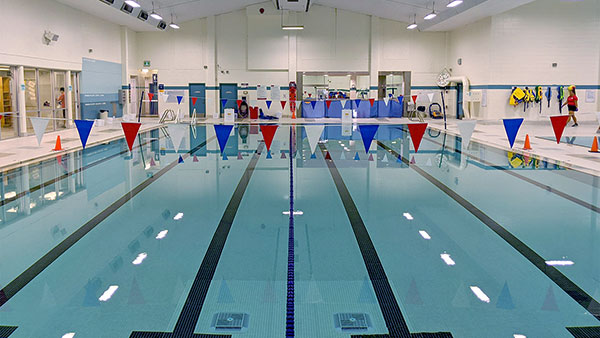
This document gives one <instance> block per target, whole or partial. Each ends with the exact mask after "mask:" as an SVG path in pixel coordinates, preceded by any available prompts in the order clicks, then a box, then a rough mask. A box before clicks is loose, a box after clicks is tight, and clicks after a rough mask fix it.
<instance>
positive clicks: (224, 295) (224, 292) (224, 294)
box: [217, 279, 234, 303]
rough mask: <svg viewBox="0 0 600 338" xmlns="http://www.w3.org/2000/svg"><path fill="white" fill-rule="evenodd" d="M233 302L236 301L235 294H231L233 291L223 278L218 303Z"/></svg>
mask: <svg viewBox="0 0 600 338" xmlns="http://www.w3.org/2000/svg"><path fill="white" fill-rule="evenodd" d="M233 302H234V300H233V296H232V295H231V292H230V291H229V287H228V286H227V283H226V282H225V280H224V279H223V280H222V281H221V288H220V289H219V297H218V298H217V303H233Z"/></svg>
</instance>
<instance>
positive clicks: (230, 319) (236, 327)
mask: <svg viewBox="0 0 600 338" xmlns="http://www.w3.org/2000/svg"><path fill="white" fill-rule="evenodd" d="M249 319H250V316H249V315H248V314H247V313H231V312H219V313H216V314H215V315H214V316H213V320H212V325H211V326H212V327H213V329H214V330H215V331H238V332H239V331H245V330H246V329H248V324H249Z"/></svg>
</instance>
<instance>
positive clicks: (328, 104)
mask: <svg viewBox="0 0 600 338" xmlns="http://www.w3.org/2000/svg"><path fill="white" fill-rule="evenodd" d="M325 103H326V104H327V109H329V107H330V106H331V100H327V101H325Z"/></svg>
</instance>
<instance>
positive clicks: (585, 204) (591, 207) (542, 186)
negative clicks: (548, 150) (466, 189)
mask: <svg viewBox="0 0 600 338" xmlns="http://www.w3.org/2000/svg"><path fill="white" fill-rule="evenodd" d="M424 140H427V141H430V142H431V143H434V144H437V145H439V146H440V147H444V148H449V149H450V150H453V151H454V152H456V153H458V154H461V155H466V156H467V157H470V158H472V159H474V160H475V161H478V162H480V163H481V164H483V165H486V166H488V167H490V168H494V169H497V170H500V171H502V172H504V173H506V174H508V175H511V176H513V177H516V178H518V179H520V180H523V181H525V182H527V183H530V184H532V185H534V186H536V187H538V188H540V189H543V190H545V191H547V192H549V193H552V194H555V195H557V196H560V197H562V198H564V199H566V200H569V201H571V202H573V203H575V204H579V205H580V206H582V207H584V208H587V209H589V210H591V211H595V212H597V213H600V207H599V206H596V205H593V204H591V203H588V202H586V201H584V200H581V199H579V198H577V197H575V196H573V195H569V194H568V193H566V192H563V191H560V190H558V189H554V188H552V187H551V186H549V185H547V184H544V183H541V182H538V181H536V180H534V179H531V178H529V177H526V176H523V175H521V174H519V173H516V172H514V171H513V170H510V169H507V168H504V167H501V166H499V165H495V164H493V163H491V162H488V161H486V160H483V159H481V158H479V157H477V156H475V155H471V154H467V153H464V154H463V152H462V150H459V149H456V148H454V147H451V146H449V145H445V144H442V143H440V142H437V141H434V140H433V139H426V138H424Z"/></svg>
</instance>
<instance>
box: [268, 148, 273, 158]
mask: <svg viewBox="0 0 600 338" xmlns="http://www.w3.org/2000/svg"><path fill="white" fill-rule="evenodd" d="M272 158H273V156H271V151H270V150H267V160H269V159H272Z"/></svg>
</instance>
